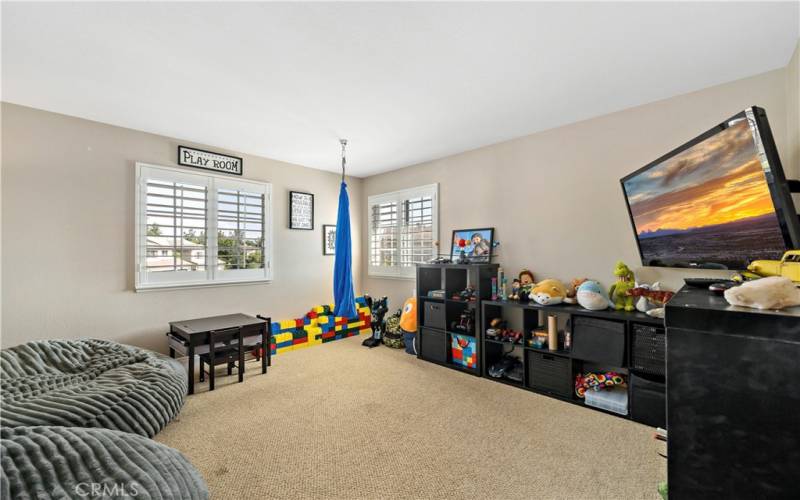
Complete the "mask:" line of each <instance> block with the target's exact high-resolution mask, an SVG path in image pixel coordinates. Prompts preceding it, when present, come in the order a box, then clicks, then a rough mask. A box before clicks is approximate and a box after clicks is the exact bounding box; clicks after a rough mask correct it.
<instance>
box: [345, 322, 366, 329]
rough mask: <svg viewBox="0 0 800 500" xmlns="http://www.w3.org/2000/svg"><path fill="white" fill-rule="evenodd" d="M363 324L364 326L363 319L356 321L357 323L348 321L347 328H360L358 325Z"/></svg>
mask: <svg viewBox="0 0 800 500" xmlns="http://www.w3.org/2000/svg"><path fill="white" fill-rule="evenodd" d="M361 326H364V322H363V321H356V322H355V323H348V324H347V328H358V327H361Z"/></svg>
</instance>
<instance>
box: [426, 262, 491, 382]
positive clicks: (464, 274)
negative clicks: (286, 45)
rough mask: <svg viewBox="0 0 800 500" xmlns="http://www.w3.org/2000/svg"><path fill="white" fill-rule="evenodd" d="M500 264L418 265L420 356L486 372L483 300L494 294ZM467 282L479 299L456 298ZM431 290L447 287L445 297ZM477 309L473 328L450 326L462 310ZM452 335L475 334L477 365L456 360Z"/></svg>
mask: <svg viewBox="0 0 800 500" xmlns="http://www.w3.org/2000/svg"><path fill="white" fill-rule="evenodd" d="M498 267H499V266H498V265H497V264H417V357H418V358H420V359H423V360H425V361H429V362H431V363H435V364H438V365H442V366H446V367H448V368H452V369H454V370H458V371H463V372H465V373H470V374H472V375H475V376H480V375H481V374H482V372H483V366H482V362H481V361H482V359H481V357H482V351H483V345H482V343H481V340H480V339H481V332H480V326H481V324H482V323H481V312H482V309H481V307H480V304H481V301H482V300H486V299H488V298H490V297H491V293H492V278H494V277H496V276H497V269H498ZM467 285H469V286H472V287H473V288H474V289H475V292H476V295H477V298H478V300H476V301H464V300H457V299H453V296H454V295H457V294H458V293H459V292H461V291H463V290H464V289H465V288H466V287H467ZM432 290H444V291H445V298H435V297H429V296H428V292H430V291H432ZM467 308H470V309H473V310H474V311H475V320H474V326H473V331H472V332H469V333H466V332H455V331H453V329H452V328H451V326H452V324H453V322H454V321H458V320H459V318H460V317H461V313H462V312H463V311H464V310H465V309H467ZM453 335H466V336H472V337H475V340H476V346H475V348H476V351H477V352H476V356H477V361H478V362H477V367H476V368H474V369H472V368H466V367H463V366H461V365H458V364H455V363H453V359H452V350H451V348H450V346H451V342H452V336H453Z"/></svg>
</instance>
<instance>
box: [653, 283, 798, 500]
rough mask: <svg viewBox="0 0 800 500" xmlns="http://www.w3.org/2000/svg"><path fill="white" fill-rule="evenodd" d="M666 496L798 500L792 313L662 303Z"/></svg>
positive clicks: (695, 293)
mask: <svg viewBox="0 0 800 500" xmlns="http://www.w3.org/2000/svg"><path fill="white" fill-rule="evenodd" d="M666 327H667V425H668V431H669V441H668V447H667V448H668V455H669V458H668V464H669V465H668V476H669V496H670V499H683V498H704V499H705V498H725V499H731V498H748V499H749V498H800V307H795V308H790V309H784V310H783V311H758V310H755V309H747V308H741V307H733V306H730V305H728V303H727V302H726V301H725V299H724V298H723V297H718V296H714V295H712V294H711V293H710V292H708V291H705V290H699V289H691V288H687V287H684V288H683V289H682V290H680V292H678V293H677V294H676V295H675V297H674V298H673V299H672V300H671V301H670V302H669V304H668V305H667V310H666Z"/></svg>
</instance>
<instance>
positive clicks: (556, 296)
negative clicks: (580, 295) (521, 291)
mask: <svg viewBox="0 0 800 500" xmlns="http://www.w3.org/2000/svg"><path fill="white" fill-rule="evenodd" d="M566 296H567V287H565V286H564V283H562V282H560V281H558V280H554V279H546V280H543V281H540V282H539V283H537V284H536V286H534V287H533V289H532V290H531V294H530V297H531V300H533V301H534V302H536V303H537V304H539V305H543V306H551V305H554V304H560V303H561V302H562V301H563V300H564V297H566Z"/></svg>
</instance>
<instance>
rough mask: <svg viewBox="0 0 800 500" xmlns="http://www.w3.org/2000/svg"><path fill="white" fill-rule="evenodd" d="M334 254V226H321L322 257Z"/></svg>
mask: <svg viewBox="0 0 800 500" xmlns="http://www.w3.org/2000/svg"><path fill="white" fill-rule="evenodd" d="M335 254H336V226H334V225H332V224H323V225H322V255H335Z"/></svg>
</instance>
